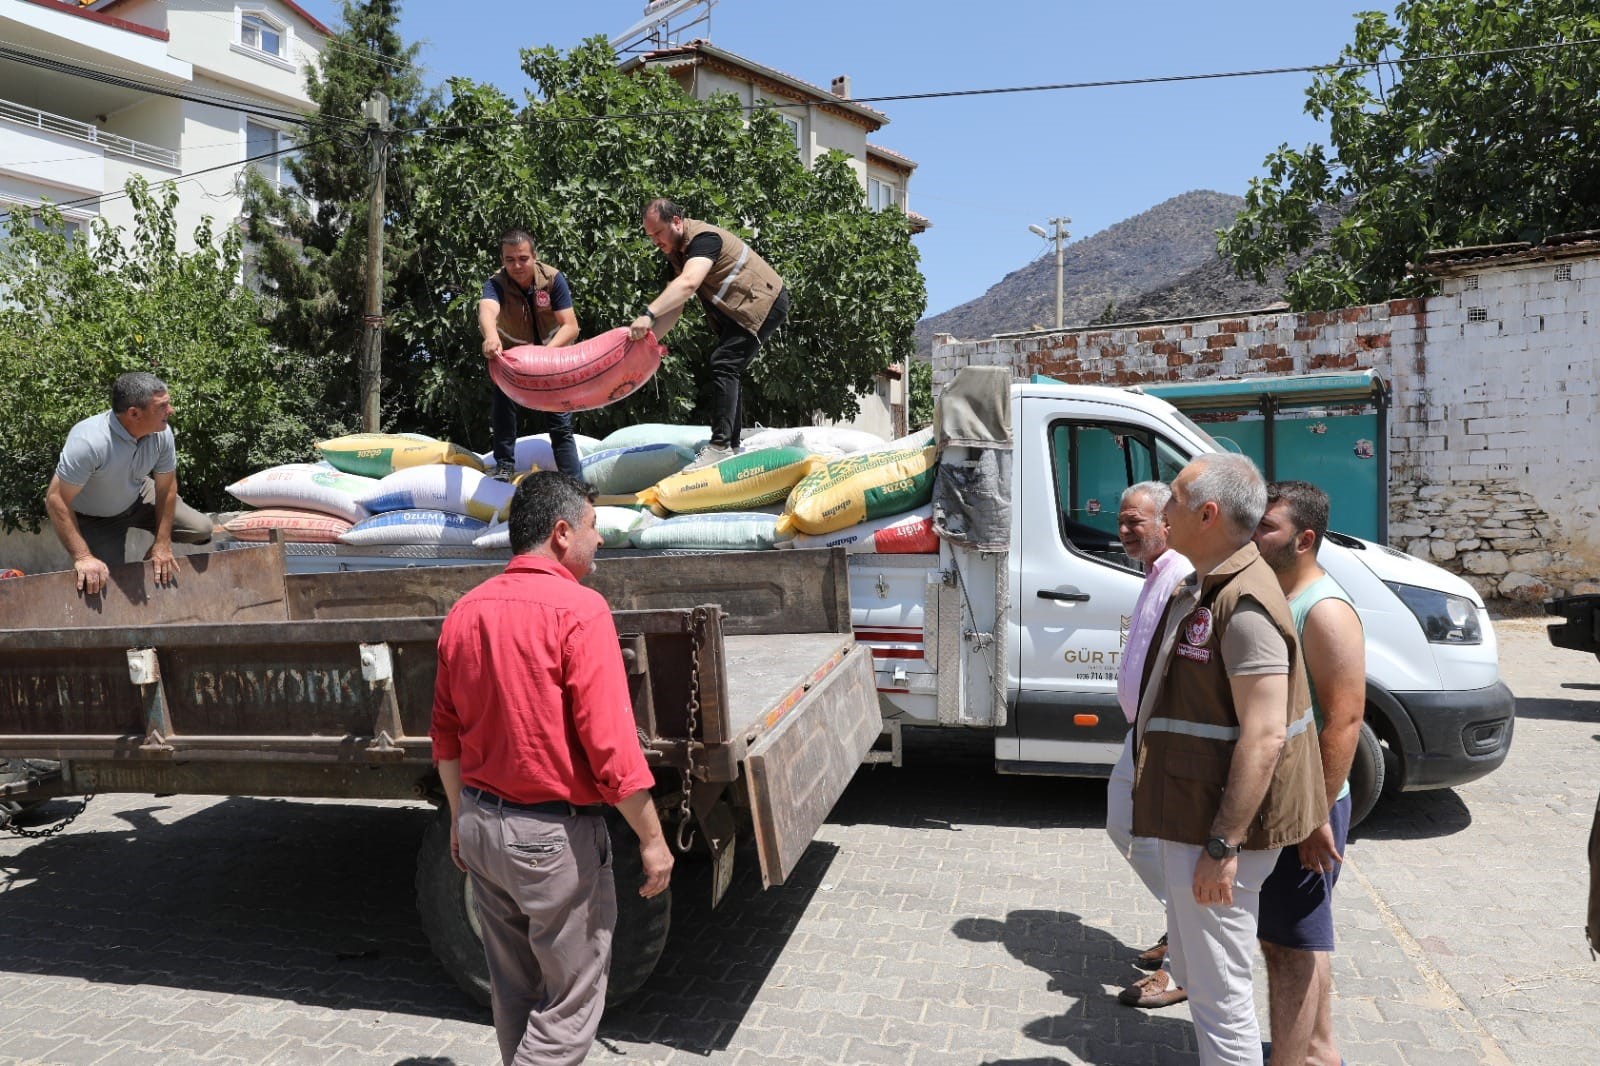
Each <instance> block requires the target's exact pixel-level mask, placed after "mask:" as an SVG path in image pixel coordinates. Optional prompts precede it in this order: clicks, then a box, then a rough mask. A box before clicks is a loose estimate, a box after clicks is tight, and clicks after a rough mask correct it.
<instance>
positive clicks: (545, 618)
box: [429, 555, 654, 804]
mask: <svg viewBox="0 0 1600 1066" xmlns="http://www.w3.org/2000/svg"><path fill="white" fill-rule="evenodd" d="M429 735H430V736H432V738H433V758H434V761H435V762H438V761H441V760H448V759H460V760H461V780H462V783H463V784H466V785H473V786H475V787H477V788H481V789H484V790H486V791H488V792H492V793H494V794H495V795H497V796H500V797H503V798H505V799H508V800H513V801H515V802H517V803H541V802H543V801H545V800H566V801H568V802H570V803H578V804H588V803H613V804H614V803H616V802H617V801H619V800H621V799H622V798H623V797H625V796H628V795H630V794H632V793H634V792H637V791H639V790H640V789H645V788H649V787H650V786H651V784H652V783H653V782H654V778H653V776H652V774H651V772H650V767H649V765H648V764H647V763H646V762H645V758H644V752H643V750H642V749H641V748H640V746H639V737H638V733H637V732H636V731H635V727H634V723H633V704H632V700H631V699H630V698H629V696H628V680H627V675H626V674H625V673H624V671H623V666H622V650H621V648H620V646H619V645H618V643H617V630H616V626H615V625H614V624H613V623H612V621H611V608H610V607H608V606H607V605H606V601H605V599H604V598H603V597H602V596H601V595H600V594H599V593H597V592H595V591H594V590H593V589H587V588H584V587H583V586H582V585H580V584H578V582H577V581H576V580H575V579H574V578H573V576H572V574H571V573H569V572H568V571H567V569H566V568H565V567H563V566H561V565H560V564H559V563H557V562H555V561H554V560H551V559H546V558H543V557H542V556H537V555H518V556H516V557H515V558H513V559H512V560H511V563H510V565H508V566H507V567H506V569H505V572H504V573H502V574H499V575H498V576H496V577H492V578H490V579H489V580H488V581H485V582H484V583H483V584H481V585H479V586H478V587H477V588H475V589H473V590H472V591H471V592H469V593H467V594H466V595H465V596H463V597H461V599H460V600H459V601H457V603H456V605H455V606H454V607H452V608H451V609H450V613H449V614H448V615H447V616H445V620H444V627H443V629H442V630H441V631H440V634H439V676H438V679H437V681H436V682H435V684H434V690H433V727H432V729H431V730H430V731H429Z"/></svg>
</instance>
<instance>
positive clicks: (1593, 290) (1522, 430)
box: [933, 257, 1600, 602]
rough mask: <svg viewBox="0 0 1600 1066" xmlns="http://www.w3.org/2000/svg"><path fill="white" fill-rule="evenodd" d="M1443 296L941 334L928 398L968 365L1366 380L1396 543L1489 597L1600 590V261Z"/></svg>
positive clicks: (1183, 376) (1573, 262) (1493, 270)
mask: <svg viewBox="0 0 1600 1066" xmlns="http://www.w3.org/2000/svg"><path fill="white" fill-rule="evenodd" d="M1562 266H1564V267H1565V268H1566V269H1564V270H1560V269H1559V268H1560V267H1562ZM1441 289H1442V291H1441V293H1440V294H1439V295H1438V296H1434V297H1430V298H1428V299H1427V300H1395V301H1391V302H1389V303H1383V304H1374V305H1370V306H1364V307H1349V308H1344V309H1341V310H1337V311H1327V312H1312V313H1308V314H1295V313H1292V312H1286V311H1285V312H1263V313H1255V314H1246V315H1223V316H1213V317H1209V318H1204V319H1195V320H1192V321H1184V322H1168V323H1161V324H1151V325H1130V326H1111V327H1104V328H1090V329H1080V330H1070V331H1065V332H1054V331H1049V332H1036V333H1027V334H1017V335H1011V336H1003V337H998V338H994V339H990V340H982V341H958V340H955V339H953V338H951V337H949V336H947V335H945V336H938V337H935V338H934V343H933V383H934V391H935V394H937V392H938V390H939V389H940V388H942V387H943V385H944V384H945V383H947V382H948V381H949V380H950V378H951V377H953V376H954V374H955V372H956V371H957V370H959V369H960V368H961V367H963V366H967V365H975V366H1006V367H1010V368H1011V369H1012V371H1013V373H1014V375H1015V376H1016V377H1018V378H1021V379H1026V378H1027V377H1028V376H1030V375H1032V374H1048V375H1050V376H1051V377H1055V378H1058V379H1060V380H1062V381H1065V382H1067V383H1069V384H1084V385H1133V384H1139V383H1144V382H1167V381H1200V380H1205V379H1233V378H1241V377H1255V376H1262V375H1293V374H1304V373H1310V372H1315V371H1334V370H1356V369H1368V368H1378V369H1379V370H1381V371H1382V373H1383V375H1384V377H1385V378H1386V379H1388V380H1389V382H1390V383H1391V386H1392V390H1393V395H1392V407H1391V410H1390V416H1389V441H1388V444H1389V455H1390V470H1389V479H1390V504H1389V521H1390V525H1389V535H1390V538H1391V540H1392V541H1393V542H1394V544H1395V546H1397V547H1401V548H1403V549H1405V550H1406V551H1409V552H1411V553H1412V554H1415V555H1417V556H1419V557H1421V558H1424V559H1427V560H1430V561H1432V562H1435V563H1437V564H1438V565H1440V566H1443V567H1445V568H1446V569H1449V570H1452V571H1454V572H1456V573H1459V574H1461V575H1462V576H1463V577H1464V578H1465V579H1466V580H1467V581H1469V582H1471V583H1472V585H1473V586H1474V587H1475V588H1477V589H1478V590H1479V591H1480V592H1481V593H1483V594H1484V595H1485V596H1490V597H1504V598H1509V599H1515V600H1521V601H1525V602H1536V601H1538V600H1541V599H1544V598H1546V597H1548V596H1550V595H1557V594H1562V593H1565V592H1569V591H1600V584H1597V583H1600V400H1597V393H1596V383H1597V379H1600V351H1597V349H1600V258H1595V257H1589V258H1579V259H1568V260H1561V261H1559V262H1554V263H1553V262H1550V261H1540V262H1523V263H1515V264H1511V265H1504V266H1493V267H1490V266H1485V267H1484V268H1482V269H1481V270H1480V272H1479V273H1478V274H1477V275H1470V276H1466V275H1464V276H1459V277H1451V278H1446V279H1445V280H1443V281H1442V282H1441ZM1591 318H1592V319H1593V322H1594V325H1591V324H1590V321H1591Z"/></svg>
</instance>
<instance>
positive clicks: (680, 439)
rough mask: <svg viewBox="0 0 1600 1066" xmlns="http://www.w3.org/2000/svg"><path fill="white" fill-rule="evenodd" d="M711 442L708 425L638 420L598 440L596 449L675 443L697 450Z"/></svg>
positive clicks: (692, 450)
mask: <svg viewBox="0 0 1600 1066" xmlns="http://www.w3.org/2000/svg"><path fill="white" fill-rule="evenodd" d="M710 442H711V427H710V426H680V425H677V424H676V423H673V422H640V423H639V424H638V425H634V426H623V427H622V428H621V429H618V430H614V431H613V432H611V433H609V434H607V436H606V437H605V438H604V439H603V440H601V441H600V446H599V447H598V448H597V449H595V450H596V451H606V450H608V449H611V448H635V447H638V446H639V445H641V444H676V445H677V446H678V447H680V448H687V449H689V450H690V451H691V452H697V451H699V450H700V449H701V448H703V447H705V446H706V445H707V444H709V443H710Z"/></svg>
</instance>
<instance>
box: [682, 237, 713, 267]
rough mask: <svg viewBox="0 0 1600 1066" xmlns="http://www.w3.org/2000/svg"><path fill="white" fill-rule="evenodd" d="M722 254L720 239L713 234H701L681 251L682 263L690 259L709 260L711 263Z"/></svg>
mask: <svg viewBox="0 0 1600 1066" xmlns="http://www.w3.org/2000/svg"><path fill="white" fill-rule="evenodd" d="M721 254H722V238H721V237H719V236H717V235H716V234H715V233H702V234H700V235H699V236H698V237H696V238H695V239H694V240H692V241H690V242H689V247H687V248H685V249H684V250H683V259H684V262H688V261H689V260H691V259H709V260H711V261H712V262H713V263H715V262H716V261H717V256H719V255H721Z"/></svg>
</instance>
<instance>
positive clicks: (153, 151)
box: [0, 100, 178, 170]
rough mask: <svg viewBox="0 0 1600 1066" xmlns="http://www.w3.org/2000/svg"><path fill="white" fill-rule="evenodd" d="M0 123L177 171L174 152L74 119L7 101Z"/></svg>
mask: <svg viewBox="0 0 1600 1066" xmlns="http://www.w3.org/2000/svg"><path fill="white" fill-rule="evenodd" d="M0 119H4V120H5V121H7V122H15V123H16V124H17V125H19V126H31V127H33V128H34V129H37V130H43V131H45V132H46V133H57V134H60V135H61V136H63V137H71V138H72V139H73V140H78V141H86V142H88V143H89V144H96V145H99V146H100V147H101V148H104V149H105V150H106V151H107V152H110V153H111V154H112V155H120V156H123V157H125V158H128V159H136V160H138V161H139V162H141V163H153V164H155V165H156V166H158V167H170V168H171V169H173V170H176V169H178V153H177V151H176V150H175V149H172V148H162V147H160V146H159V145H154V144H146V143H145V142H143V141H136V140H134V139H133V138H131V137H122V136H119V135H117V134H115V133H107V132H106V131H104V130H102V129H100V128H99V127H98V126H94V125H91V124H90V123H88V122H79V121H78V120H77V119H74V118H64V117H62V116H61V115H52V114H51V113H50V112H48V111H40V110H39V109H38V108H36V107H28V106H26V105H24V104H17V103H12V102H11V101H10V100H0Z"/></svg>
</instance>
